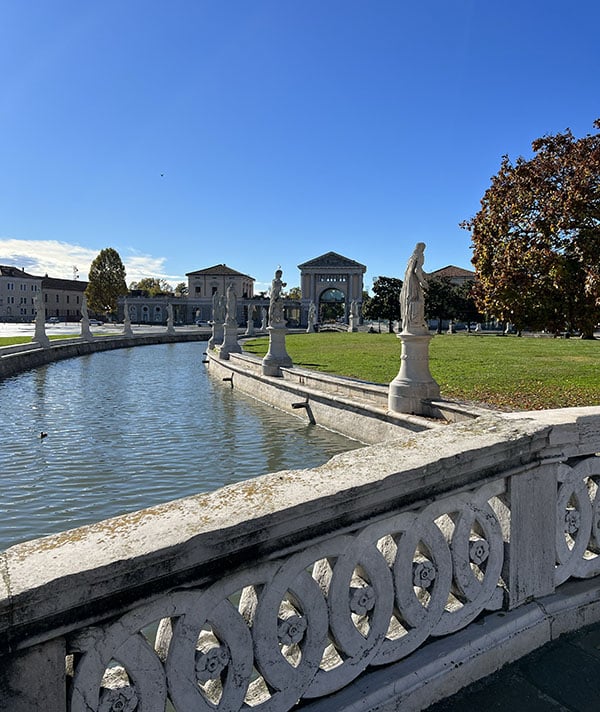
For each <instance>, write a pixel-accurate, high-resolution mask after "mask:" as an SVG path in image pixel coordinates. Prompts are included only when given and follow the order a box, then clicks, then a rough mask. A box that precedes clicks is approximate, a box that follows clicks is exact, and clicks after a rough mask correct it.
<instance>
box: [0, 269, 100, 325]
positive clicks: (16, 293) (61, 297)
mask: <svg viewBox="0 0 600 712" xmlns="http://www.w3.org/2000/svg"><path fill="white" fill-rule="evenodd" d="M87 284H88V283H87V282H80V281H79V280H76V279H55V278H54V277H48V275H46V276H45V277H40V276H38V275H34V274H29V273H27V272H25V270H24V269H19V268H18V267H11V266H5V265H0V321H33V319H35V297H36V294H37V293H38V292H41V293H42V304H43V305H44V311H45V314H44V317H45V318H46V319H47V318H48V317H50V316H57V317H59V318H60V319H63V320H64V321H79V320H80V319H81V311H80V310H81V299H82V296H83V293H84V291H85V289H86V287H87Z"/></svg>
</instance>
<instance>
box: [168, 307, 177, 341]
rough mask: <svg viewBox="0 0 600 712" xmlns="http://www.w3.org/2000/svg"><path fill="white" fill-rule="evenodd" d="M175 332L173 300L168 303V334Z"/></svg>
mask: <svg viewBox="0 0 600 712" xmlns="http://www.w3.org/2000/svg"><path fill="white" fill-rule="evenodd" d="M174 333H175V319H174V316H173V305H172V304H171V302H169V303H168V304H167V334H174Z"/></svg>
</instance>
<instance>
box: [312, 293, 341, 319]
mask: <svg viewBox="0 0 600 712" xmlns="http://www.w3.org/2000/svg"><path fill="white" fill-rule="evenodd" d="M317 314H318V315H319V322H320V323H321V324H325V323H327V322H332V321H339V320H340V319H341V320H343V319H344V318H345V315H346V295H345V294H344V292H342V291H341V290H340V289H337V288H336V287H329V288H328V289H325V290H323V292H321V294H320V296H319V301H318V304H317Z"/></svg>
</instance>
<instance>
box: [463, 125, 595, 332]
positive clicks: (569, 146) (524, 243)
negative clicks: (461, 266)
mask: <svg viewBox="0 0 600 712" xmlns="http://www.w3.org/2000/svg"><path fill="white" fill-rule="evenodd" d="M594 127H595V128H596V129H600V119H598V120H596V121H595V122H594ZM532 148H533V151H534V156H533V158H531V159H530V160H525V159H524V158H523V157H519V158H518V159H517V160H516V161H515V162H514V164H513V163H511V161H510V160H509V158H508V156H504V157H503V158H502V163H501V166H500V170H499V171H498V173H497V174H496V175H495V176H493V177H492V182H491V185H490V187H489V188H488V189H487V191H486V192H485V195H484V196H483V198H482V200H481V209H480V210H479V212H478V213H477V214H476V215H475V217H473V218H471V219H470V220H466V221H464V222H463V223H461V227H464V228H466V229H467V230H470V232H471V238H472V244H473V250H474V254H473V264H474V266H475V269H476V272H477V286H476V295H475V296H476V301H477V306H478V308H479V309H480V310H481V311H482V312H485V313H487V314H489V315H491V316H494V317H496V318H498V319H500V320H502V321H507V322H510V323H512V324H514V325H515V326H516V327H517V329H518V330H521V329H523V328H526V327H528V328H532V329H541V328H546V329H550V330H553V331H562V330H578V331H580V332H581V335H582V336H583V337H586V338H591V337H593V332H594V326H595V325H596V324H597V323H598V322H599V321H600V134H598V133H596V134H587V135H586V136H584V137H583V138H580V139H575V137H574V136H573V134H572V133H571V131H570V129H567V130H566V131H565V132H564V133H558V134H556V135H549V136H544V137H543V138H539V139H537V140H535V141H534V142H533V143H532Z"/></svg>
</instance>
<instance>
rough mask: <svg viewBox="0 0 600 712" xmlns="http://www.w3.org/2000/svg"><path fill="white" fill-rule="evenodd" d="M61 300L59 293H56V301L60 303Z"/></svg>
mask: <svg viewBox="0 0 600 712" xmlns="http://www.w3.org/2000/svg"><path fill="white" fill-rule="evenodd" d="M59 301H60V295H59V294H57V295H56V303H57V304H58V302H59Z"/></svg>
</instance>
